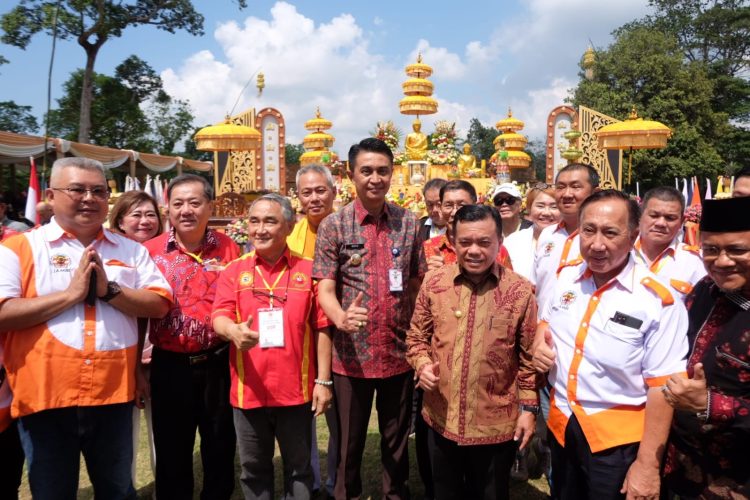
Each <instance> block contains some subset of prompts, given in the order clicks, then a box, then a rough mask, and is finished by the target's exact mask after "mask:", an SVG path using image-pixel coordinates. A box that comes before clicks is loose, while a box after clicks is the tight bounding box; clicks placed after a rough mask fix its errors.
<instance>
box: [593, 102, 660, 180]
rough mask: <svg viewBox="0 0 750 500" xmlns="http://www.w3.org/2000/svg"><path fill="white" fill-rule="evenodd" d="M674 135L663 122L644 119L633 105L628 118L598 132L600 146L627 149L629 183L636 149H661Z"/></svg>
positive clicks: (606, 126)
mask: <svg viewBox="0 0 750 500" xmlns="http://www.w3.org/2000/svg"><path fill="white" fill-rule="evenodd" d="M671 136H672V130H671V129H670V128H669V127H667V126H666V125H664V124H663V123H660V122H657V121H652V120H644V119H643V118H639V117H638V113H636V111H635V107H633V109H632V111H631V112H630V116H629V117H628V119H627V120H625V121H622V122H617V123H610V124H609V125H605V126H604V127H602V128H600V129H599V130H598V131H597V132H596V137H597V140H598V142H599V148H602V149H623V150H625V149H627V150H629V151H630V154H629V155H628V184H630V176H631V170H632V167H633V150H634V149H661V148H664V147H666V146H667V139H669V138H670V137H671Z"/></svg>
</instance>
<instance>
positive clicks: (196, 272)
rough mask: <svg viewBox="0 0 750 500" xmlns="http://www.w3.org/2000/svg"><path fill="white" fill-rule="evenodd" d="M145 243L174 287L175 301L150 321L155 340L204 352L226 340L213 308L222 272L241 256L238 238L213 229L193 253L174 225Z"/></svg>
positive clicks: (186, 350)
mask: <svg viewBox="0 0 750 500" xmlns="http://www.w3.org/2000/svg"><path fill="white" fill-rule="evenodd" d="M145 245H146V248H148V251H149V252H150V253H151V256H152V257H153V259H154V262H156V265H157V266H159V269H161V271H162V272H163V273H164V276H165V277H166V278H167V280H168V281H169V284H170V285H172V289H173V290H174V304H173V305H172V308H171V309H170V310H169V312H168V313H167V315H166V316H164V318H162V319H152V320H151V322H150V333H149V340H150V341H151V343H152V344H153V345H154V346H155V347H157V348H159V349H164V350H167V351H172V352H179V353H194V352H201V351H205V350H208V349H211V348H214V347H216V346H217V345H219V344H221V343H223V342H224V341H223V340H222V339H220V338H219V337H218V336H217V335H216V333H215V332H214V329H213V326H211V308H212V307H213V303H214V295H215V293H216V280H217V279H218V277H219V273H220V272H221V271H222V270H223V269H224V266H226V265H227V264H228V263H229V262H231V261H232V260H234V259H236V258H237V257H239V248H237V245H236V244H235V243H234V241H232V239H231V238H229V237H228V236H226V235H225V234H222V233H219V232H216V231H214V230H212V229H209V230H207V231H206V236H205V237H204V241H203V246H202V247H201V248H200V249H199V250H198V251H197V252H195V253H189V252H186V251H185V250H184V249H183V248H182V246H181V245H180V244H179V243H178V242H177V239H176V237H175V232H174V229H172V230H171V231H170V232H168V233H164V234H162V235H160V236H157V237H156V238H154V239H152V240H150V241H147V242H146V244H145Z"/></svg>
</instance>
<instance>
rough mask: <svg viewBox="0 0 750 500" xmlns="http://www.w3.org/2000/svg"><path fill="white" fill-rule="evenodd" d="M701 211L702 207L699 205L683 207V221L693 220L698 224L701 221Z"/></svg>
mask: <svg viewBox="0 0 750 500" xmlns="http://www.w3.org/2000/svg"><path fill="white" fill-rule="evenodd" d="M702 213H703V207H702V206H701V205H690V206H689V207H687V208H686V209H685V222H694V223H696V224H699V223H700V221H701V215H702Z"/></svg>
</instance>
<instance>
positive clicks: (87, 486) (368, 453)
mask: <svg viewBox="0 0 750 500" xmlns="http://www.w3.org/2000/svg"><path fill="white" fill-rule="evenodd" d="M317 431H318V449H319V453H320V466H321V469H322V470H321V471H320V473H321V476H322V477H323V482H324V483H325V477H326V470H325V469H326V456H327V451H326V444H327V442H328V428H327V427H326V423H325V419H324V418H322V417H321V418H319V419H318V420H317ZM140 434H141V437H140V446H139V450H138V457H137V463H136V474H137V480H136V490H137V491H138V498H139V499H144V500H145V499H150V498H151V495H152V493H153V491H154V479H153V475H152V473H151V463H150V460H149V457H148V449H147V448H148V438H147V434H146V421H145V419H144V418H143V417H141V426H140ZM379 442H380V436H379V434H378V426H377V415H376V414H375V410H373V413H372V415H371V416H370V426H369V432H368V434H367V444H366V446H365V453H364V458H363V465H362V482H363V485H362V486H363V495H362V497H363V498H372V499H377V498H381V496H382V494H381V493H382V491H381V477H382V476H381V466H380V445H379ZM409 453H410V454H409V461H410V462H409V465H410V468H411V470H410V473H409V480H410V488H411V493H412V498H414V499H421V498H422V497H423V493H424V491H423V487H422V484H421V481H420V480H419V474H418V472H417V465H416V459H415V458H414V457H415V453H414V439H413V437H412V438H411V439H410V443H409ZM274 464H275V472H276V496H277V498H279V497H280V496H281V494H280V492H281V491H282V482H281V457H280V456H279V455H278V452H277V455H276V457H275V458H274ZM193 466H194V471H195V477H196V481H195V483H196V491H195V495H194V498H198V496H199V495H198V494H199V492H200V478H201V465H200V453H199V451H198V439H196V446H195V453H194V454H193ZM235 478H237V479H239V466H238V465H237V464H236V462H235ZM324 489H325V488H324ZM547 493H548V489H547V483H546V481H545V480H544V479H537V480H530V481H529V482H527V483H522V484H515V485H513V487H512V488H511V498H518V499H524V500H537V499H544V498H547ZM20 498H21V499H23V500H31V493H30V491H29V488H28V484H27V483H26V477H25V475H24V481H23V483H22V485H21V494H20ZM78 498H79V499H86V500H87V499H93V498H94V491H93V489H92V488H91V483H90V482H89V479H88V475H87V473H86V467H85V465H84V464H83V460H81V478H80V483H79V490H78ZM232 498H237V499H241V498H242V493H241V491H240V486H239V484H238V483H235V490H234V495H233V496H232ZM319 498H326V495H325V493H322V494H321V495H320V496H319Z"/></svg>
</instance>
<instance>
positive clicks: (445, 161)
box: [427, 120, 459, 165]
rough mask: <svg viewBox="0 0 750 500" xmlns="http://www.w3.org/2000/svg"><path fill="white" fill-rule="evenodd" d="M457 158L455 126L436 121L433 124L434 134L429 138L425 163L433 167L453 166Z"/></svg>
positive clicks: (451, 123)
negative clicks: (427, 162)
mask: <svg viewBox="0 0 750 500" xmlns="http://www.w3.org/2000/svg"><path fill="white" fill-rule="evenodd" d="M458 156H459V153H458V150H457V149H456V124H455V123H453V122H449V121H446V120H438V121H437V122H435V132H433V133H432V135H431V136H430V149H429V150H428V151H427V161H429V162H430V163H431V164H433V165H455V164H456V162H457V161H458Z"/></svg>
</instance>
